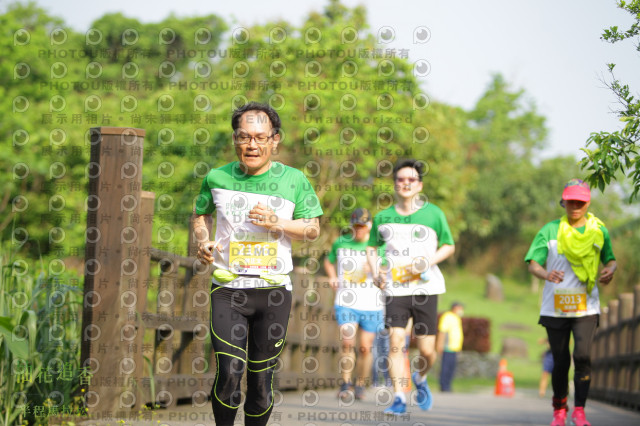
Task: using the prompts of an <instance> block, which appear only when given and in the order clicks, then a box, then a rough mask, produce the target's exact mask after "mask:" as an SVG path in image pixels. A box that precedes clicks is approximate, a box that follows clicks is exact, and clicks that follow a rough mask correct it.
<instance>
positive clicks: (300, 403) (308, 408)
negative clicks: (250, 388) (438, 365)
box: [81, 389, 640, 426]
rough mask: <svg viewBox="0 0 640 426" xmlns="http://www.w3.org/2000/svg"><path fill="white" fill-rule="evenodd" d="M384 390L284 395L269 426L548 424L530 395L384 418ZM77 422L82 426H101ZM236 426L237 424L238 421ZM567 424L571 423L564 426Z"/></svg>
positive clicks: (439, 399) (183, 419)
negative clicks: (353, 397) (343, 398)
mask: <svg viewBox="0 0 640 426" xmlns="http://www.w3.org/2000/svg"><path fill="white" fill-rule="evenodd" d="M389 398H390V392H389V391H388V390H386V389H378V390H373V389H371V390H369V391H368V392H367V394H366V399H365V400H364V401H353V403H349V404H345V403H340V402H339V401H338V399H337V398H336V391H335V390H322V391H318V392H316V391H306V392H283V393H281V394H277V398H276V403H277V406H276V407H275V408H274V411H273V413H272V415H271V419H270V423H269V424H270V425H273V426H289V425H291V426H297V425H300V426H334V425H335V426H350V425H354V426H355V425H376V426H392V425H413V426H439V425H443V426H454V425H493V426H497V425H505V426H517V425H541V426H542V425H548V424H549V423H550V422H551V412H552V409H551V401H550V398H545V399H541V398H538V396H537V394H536V393H535V391H534V390H531V391H528V390H524V391H519V392H517V393H516V396H514V397H513V398H499V397H495V396H494V395H493V394H491V393H490V392H489V391H487V392H484V393H473V394H471V393H468V394H458V393H450V394H444V393H437V392H435V393H434V406H433V409H432V410H431V411H428V412H426V411H421V410H420V409H419V408H418V407H417V406H412V405H410V406H409V407H408V410H407V411H408V412H407V414H406V415H404V416H398V417H393V416H386V415H384V414H382V410H383V409H384V408H385V407H386V406H387V405H389V404H388V403H387V401H388V400H389ZM586 413H587V418H588V419H589V421H590V422H591V423H592V425H593V426H612V425H613V426H637V425H640V412H634V411H629V410H625V409H621V408H617V407H613V406H610V405H607V404H602V403H599V402H597V401H588V403H587V408H586ZM106 424H107V423H104V422H100V423H96V422H90V421H85V422H82V423H81V425H83V426H93V425H96V426H97V425H106ZM213 424H214V421H213V415H212V414H211V406H210V405H209V404H206V405H205V406H203V407H191V405H181V406H178V407H176V408H174V409H172V410H157V411H156V412H155V413H154V414H153V417H151V418H150V419H149V420H145V421H140V420H138V421H125V422H124V423H123V422H120V423H118V422H112V423H111V425H112V426H116V425H118V426H119V425H131V426H151V425H154V426H186V425H193V426H195V425H213ZM237 424H238V425H241V424H242V419H241V418H240V417H238V423H237ZM568 424H570V423H568Z"/></svg>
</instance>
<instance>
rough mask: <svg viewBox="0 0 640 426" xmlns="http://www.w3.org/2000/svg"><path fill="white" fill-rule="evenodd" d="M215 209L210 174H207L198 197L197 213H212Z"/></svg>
mask: <svg viewBox="0 0 640 426" xmlns="http://www.w3.org/2000/svg"><path fill="white" fill-rule="evenodd" d="M215 209H216V206H215V204H213V195H212V194H211V188H210V187H209V175H208V174H207V176H205V177H204V180H203V181H202V185H201V186H200V193H199V194H198V198H197V199H196V214H211V213H213V212H214V210H215Z"/></svg>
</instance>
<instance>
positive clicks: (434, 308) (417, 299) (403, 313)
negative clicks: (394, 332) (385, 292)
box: [384, 294, 438, 336]
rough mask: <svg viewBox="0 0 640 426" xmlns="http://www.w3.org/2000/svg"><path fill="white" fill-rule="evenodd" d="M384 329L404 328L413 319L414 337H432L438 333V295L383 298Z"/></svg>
mask: <svg viewBox="0 0 640 426" xmlns="http://www.w3.org/2000/svg"><path fill="white" fill-rule="evenodd" d="M385 307H386V312H385V316H384V324H385V326H386V327H402V328H404V327H406V326H407V322H409V318H410V317H412V318H413V333H414V334H415V335H416V336H433V335H435V334H436V333H437V332H438V295H437V294H434V295H431V296H428V295H426V294H421V295H414V296H385Z"/></svg>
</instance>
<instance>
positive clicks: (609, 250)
mask: <svg viewBox="0 0 640 426" xmlns="http://www.w3.org/2000/svg"><path fill="white" fill-rule="evenodd" d="M600 229H602V234H603V235H604V244H603V246H602V250H601V251H600V261H601V262H602V263H604V264H605V265H606V264H607V263H609V262H610V261H612V260H616V257H615V255H614V254H613V247H611V237H610V236H609V231H608V230H607V228H605V227H604V226H602V227H600Z"/></svg>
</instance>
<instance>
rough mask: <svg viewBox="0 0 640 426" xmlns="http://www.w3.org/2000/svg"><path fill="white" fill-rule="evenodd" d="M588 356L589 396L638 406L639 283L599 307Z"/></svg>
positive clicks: (639, 357)
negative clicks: (590, 375)
mask: <svg viewBox="0 0 640 426" xmlns="http://www.w3.org/2000/svg"><path fill="white" fill-rule="evenodd" d="M591 357H592V381H591V390H590V392H589V395H590V397H592V398H594V399H599V400H601V401H605V402H608V403H611V404H615V405H620V406H624V407H628V408H632V409H636V410H640V285H637V286H636V287H635V288H634V292H633V293H623V294H621V295H620V296H619V297H618V299H617V300H611V301H610V302H609V305H608V306H607V307H605V308H604V309H603V310H602V314H601V315H600V326H599V327H598V330H597V332H596V336H595V340H594V345H593V347H592V353H591Z"/></svg>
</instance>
